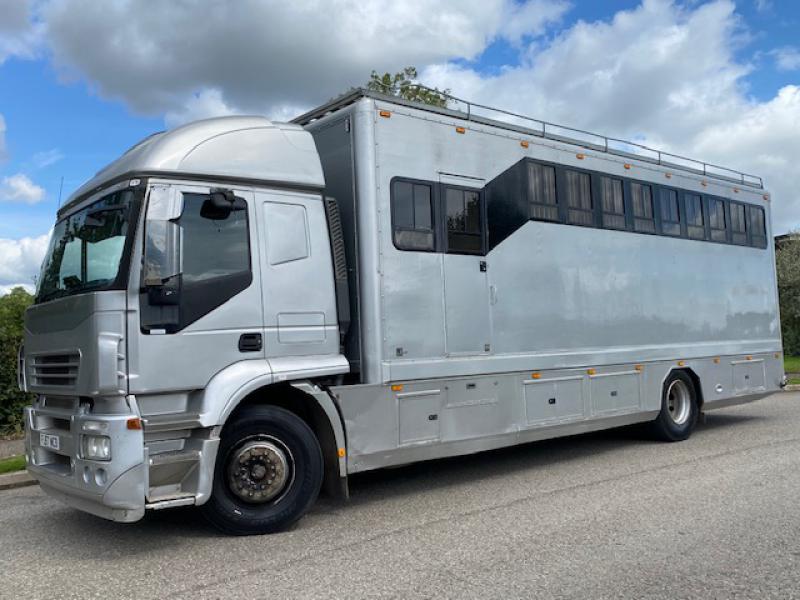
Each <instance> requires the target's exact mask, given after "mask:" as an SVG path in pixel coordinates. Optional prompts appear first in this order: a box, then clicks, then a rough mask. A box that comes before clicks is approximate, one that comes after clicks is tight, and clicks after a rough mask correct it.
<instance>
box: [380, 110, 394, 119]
mask: <svg viewBox="0 0 800 600" xmlns="http://www.w3.org/2000/svg"><path fill="white" fill-rule="evenodd" d="M378 114H379V115H380V116H382V117H384V118H386V119H388V118H389V117H391V116H392V113H391V112H389V111H388V110H382V111H380V112H379V113H378Z"/></svg>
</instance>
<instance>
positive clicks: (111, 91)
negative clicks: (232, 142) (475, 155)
mask: <svg viewBox="0 0 800 600" xmlns="http://www.w3.org/2000/svg"><path fill="white" fill-rule="evenodd" d="M212 4H213V8H209V6H211V5H210V4H208V3H206V4H204V3H202V2H193V1H188V2H186V3H181V5H180V6H177V5H171V4H170V3H158V4H151V5H150V6H151V9H150V10H149V11H147V12H148V13H153V14H143V13H145V11H141V10H138V9H137V7H136V3H135V2H122V1H109V2H107V3H104V5H103V8H104V10H103V11H102V13H100V12H99V11H97V10H96V6H97V5H96V4H95V3H93V2H91V1H90V0H33V1H30V2H29V1H27V0H0V119H2V120H0V136H3V132H2V123H5V133H4V139H5V142H4V150H3V142H2V139H3V138H2V137H0V292H2V291H3V290H4V289H7V287H8V286H10V285H13V284H15V283H24V284H29V283H30V282H31V278H32V276H33V274H34V273H35V271H36V265H38V262H39V261H40V260H41V253H42V251H43V246H44V239H45V236H46V234H47V233H48V231H49V229H50V227H51V225H52V222H53V220H54V216H55V211H56V209H57V203H58V196H59V188H60V186H61V181H62V178H63V193H62V195H63V198H64V199H66V197H68V196H69V194H70V193H71V192H72V191H73V190H74V189H75V188H77V187H78V186H79V185H80V184H81V183H82V182H83V181H85V180H86V179H88V178H89V177H91V175H92V174H93V173H94V172H96V171H97V170H98V169H99V168H101V167H102V166H103V165H104V164H106V163H107V162H109V161H110V160H112V159H114V158H115V157H116V156H118V155H119V154H120V153H121V152H123V151H124V150H125V149H127V148H128V147H130V146H131V145H132V144H133V143H135V142H136V141H137V140H139V139H141V138H142V137H144V136H146V135H149V134H150V133H152V132H154V131H158V130H161V129H164V128H165V127H166V126H172V125H175V124H178V123H181V122H184V121H186V120H190V119H192V118H197V117H205V116H211V115H215V114H231V113H237V112H246V113H262V114H267V115H269V116H272V117H277V118H284V119H286V118H291V116H293V115H294V114H296V113H297V112H299V111H301V110H303V109H306V108H309V107H311V106H313V105H314V104H315V103H318V102H320V101H324V100H326V99H327V98H330V97H332V96H334V95H336V94H337V93H339V92H341V91H344V90H346V89H347V88H348V87H350V86H351V85H356V84H358V83H360V82H363V81H364V80H365V79H366V78H367V76H368V74H369V71H370V70H371V69H372V68H376V69H379V70H393V69H394V70H399V69H400V68H401V67H403V66H405V65H408V64H414V65H416V66H417V67H418V69H419V71H420V73H421V79H422V80H423V81H424V82H427V83H432V84H436V85H440V86H442V87H448V88H450V89H451V90H452V91H453V92H454V93H455V94H457V95H460V96H463V97H468V98H474V99H476V100H478V101H487V102H488V103H493V104H499V105H501V106H504V107H506V108H509V109H512V110H519V111H521V112H526V113H528V114H533V115H534V116H537V117H540V118H543V119H546V120H554V121H560V122H564V123H565V124H569V125H576V126H581V127H592V128H594V129H595V130H600V131H601V132H603V133H607V134H610V135H620V136H623V135H624V136H635V137H638V138H640V139H646V140H648V141H649V142H651V143H656V144H659V145H661V146H665V147H666V148H667V149H672V150H677V151H681V152H684V153H688V154H689V155H691V156H696V157H698V158H702V159H706V160H709V161H721V162H723V164H726V165H728V166H732V167H734V168H740V169H742V170H748V171H754V172H756V173H758V174H762V173H763V174H764V176H765V177H766V178H767V183H768V186H769V187H770V188H771V189H772V190H773V192H774V193H775V196H776V198H775V202H776V209H775V215H774V219H773V224H774V229H775V232H776V233H777V232H781V231H785V230H787V229H789V228H794V227H796V226H798V225H800V202H799V201H798V198H796V197H792V193H793V189H794V188H795V187H798V186H796V185H795V183H796V179H795V178H794V175H793V174H792V173H791V171H793V170H794V169H785V168H783V167H784V166H785V164H786V163H785V162H782V161H783V159H784V158H786V157H790V156H792V155H795V156H796V155H797V154H798V152H800V145H798V144H800V143H798V142H794V143H793V142H792V140H793V139H798V138H800V123H799V122H798V121H800V114H798V112H800V103H799V102H800V90H798V88H797V86H798V84H800V2H796V1H790V0H770V1H767V0H760V1H755V0H741V1H739V2H735V3H734V2H730V1H728V0H717V1H714V2H699V1H688V2H668V1H667V0H646V1H645V2H644V5H643V4H642V3H641V2H636V1H623V0H612V1H604V2H594V1H591V2H578V1H572V2H567V1H565V0H527V1H525V2H523V1H521V0H520V1H516V0H484V1H478V0H462V1H453V2H448V1H446V0H440V1H437V2H433V1H431V0H415V1H414V2H401V1H399V0H398V2H396V3H394V4H395V6H393V7H392V8H390V9H387V8H385V6H384V7H383V8H382V7H379V6H377V5H374V6H373V5H372V4H371V3H369V2H366V3H354V2H352V1H351V0H335V1H334V0H332V1H331V4H329V5H328V6H330V7H331V11H330V13H326V14H323V15H321V17H319V16H318V15H317V13H319V12H320V11H319V10H317V9H315V8H314V7H313V6H311V5H310V4H309V6H304V4H305V3H303V2H296V3H293V4H292V5H290V6H287V5H286V3H277V2H273V1H271V0H241V2H238V3H236V10H234V9H233V4H231V3H229V2H225V1H223V0H215V1H214V2H213V3H212ZM334 4H339V5H341V6H339V7H336V8H334V6H333V5H334ZM337 8H338V9H341V10H337ZM304 11H305V12H304ZM322 12H323V13H324V12H325V11H322ZM425 14H436V15H439V20H438V21H437V22H436V23H434V24H433V26H430V24H425V23H423V22H422V21H421V20H420V18H419V15H425ZM343 15H344V16H343ZM215 19H216V20H215ZM211 21H213V22H215V23H216V26H217V27H218V31H214V29H211V30H210V31H212V32H214V33H215V35H213V36H209V35H208V31H207V30H206V29H205V28H206V27H207V26H208V25H209V22H211ZM175 23H180V24H182V25H183V26H182V27H175ZM187 24H188V25H191V24H195V26H194V27H186V25H187ZM271 27H272V28H273V29H272V31H273V33H272V34H270V28H271ZM262 29H263V30H264V31H263V33H262V34H261V35H254V32H256V33H258V32H259V31H261V30H262ZM193 30H197V31H196V33H193ZM176 31H178V32H179V33H177V34H176V33H175V32H176ZM338 32H341V34H340V33H338ZM176 38H177V39H176ZM353 38H355V39H357V40H358V44H356V45H353V44H354V42H353V41H352V39H353ZM210 39H211V40H214V39H216V40H225V42H224V44H221V45H220V46H218V47H211V46H213V44H209V40H210ZM297 40H302V41H303V42H302V43H298V41H297ZM659 40H663V41H664V43H663V44H660V43H659ZM649 55H652V57H653V58H652V61H653V65H652V69H650V66H649V65H648V60H650V58H649ZM656 57H657V58H656ZM650 72H651V73H652V78H653V81H654V82H655V81H659V82H662V81H664V80H665V79H666V80H667V82H669V78H670V77H672V78H674V81H673V82H672V83H670V84H669V85H670V87H669V89H670V90H675V91H676V93H674V94H673V93H672V92H670V97H669V98H664V100H663V105H662V104H661V102H660V100H659V99H658V98H656V99H655V100H653V98H649V97H647V94H640V92H642V90H643V87H649V84H648V80H647V76H648V73H650ZM601 74H602V77H601ZM643 74H644V75H643ZM609 77H611V78H612V80H613V81H614V82H615V85H616V86H618V90H617V91H616V92H613V91H612V92H607V91H606V89H605V87H604V88H601V87H599V86H600V83H599V82H600V81H601V80H604V79H605V80H607V79H608V78H609ZM643 77H644V79H643ZM628 85H630V86H631V87H630V88H628V87H627V86H628ZM678 90H679V91H680V93H677V91H678ZM632 95H633V97H638V95H641V96H642V99H641V102H640V103H639V104H638V105H636V106H634V108H633V109H632V110H629V109H626V113H629V114H626V115H620V114H618V112H615V111H614V105H615V103H617V105H619V102H620V100H621V99H625V100H626V102H630V98H631V97H632ZM586 98H589V99H591V101H590V102H588V103H586V102H584V101H583V100H584V99H586ZM579 106H580V109H578V107H579ZM676 131H678V132H680V131H683V132H684V133H683V134H682V135H680V136H679V135H677V134H676V133H674V132H676ZM795 133H796V134H797V135H796V136H795V135H794V134H795ZM719 139H723V140H730V141H735V140H740V143H739V144H737V143H731V144H730V146H731V147H730V148H729V147H728V143H727V142H726V143H725V144H724V145H725V146H726V147H725V148H720V144H719V143H714V140H719ZM3 154H4V155H5V156H4V157H2V155H3ZM778 203H782V206H783V207H782V208H781V209H780V210H778V208H777V205H778Z"/></svg>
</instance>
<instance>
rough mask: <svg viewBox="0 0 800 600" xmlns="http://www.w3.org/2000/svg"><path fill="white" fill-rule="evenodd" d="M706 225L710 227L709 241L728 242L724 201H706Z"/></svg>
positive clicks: (711, 199) (712, 199)
mask: <svg viewBox="0 0 800 600" xmlns="http://www.w3.org/2000/svg"><path fill="white" fill-rule="evenodd" d="M708 224H709V225H710V227H711V239H712V240H714V241H715V242H725V241H727V240H728V233H727V231H726V230H727V220H726V219H725V201H724V200H719V199H717V198H710V199H709V201H708Z"/></svg>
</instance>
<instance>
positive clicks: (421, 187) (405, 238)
mask: <svg viewBox="0 0 800 600" xmlns="http://www.w3.org/2000/svg"><path fill="white" fill-rule="evenodd" d="M391 196H392V231H393V239H394V245H395V247H397V248H398V249H400V250H427V251H432V250H433V249H434V243H435V241H434V232H433V200H432V197H431V196H432V194H431V186H430V185H427V184H422V183H412V182H410V181H395V182H394V183H392V194H391Z"/></svg>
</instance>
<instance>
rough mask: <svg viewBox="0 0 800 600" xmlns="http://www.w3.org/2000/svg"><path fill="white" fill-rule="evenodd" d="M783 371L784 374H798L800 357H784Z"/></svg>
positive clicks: (799, 371)
mask: <svg viewBox="0 0 800 600" xmlns="http://www.w3.org/2000/svg"><path fill="white" fill-rule="evenodd" d="M783 370H784V371H785V372H786V373H800V356H784V357H783Z"/></svg>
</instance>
